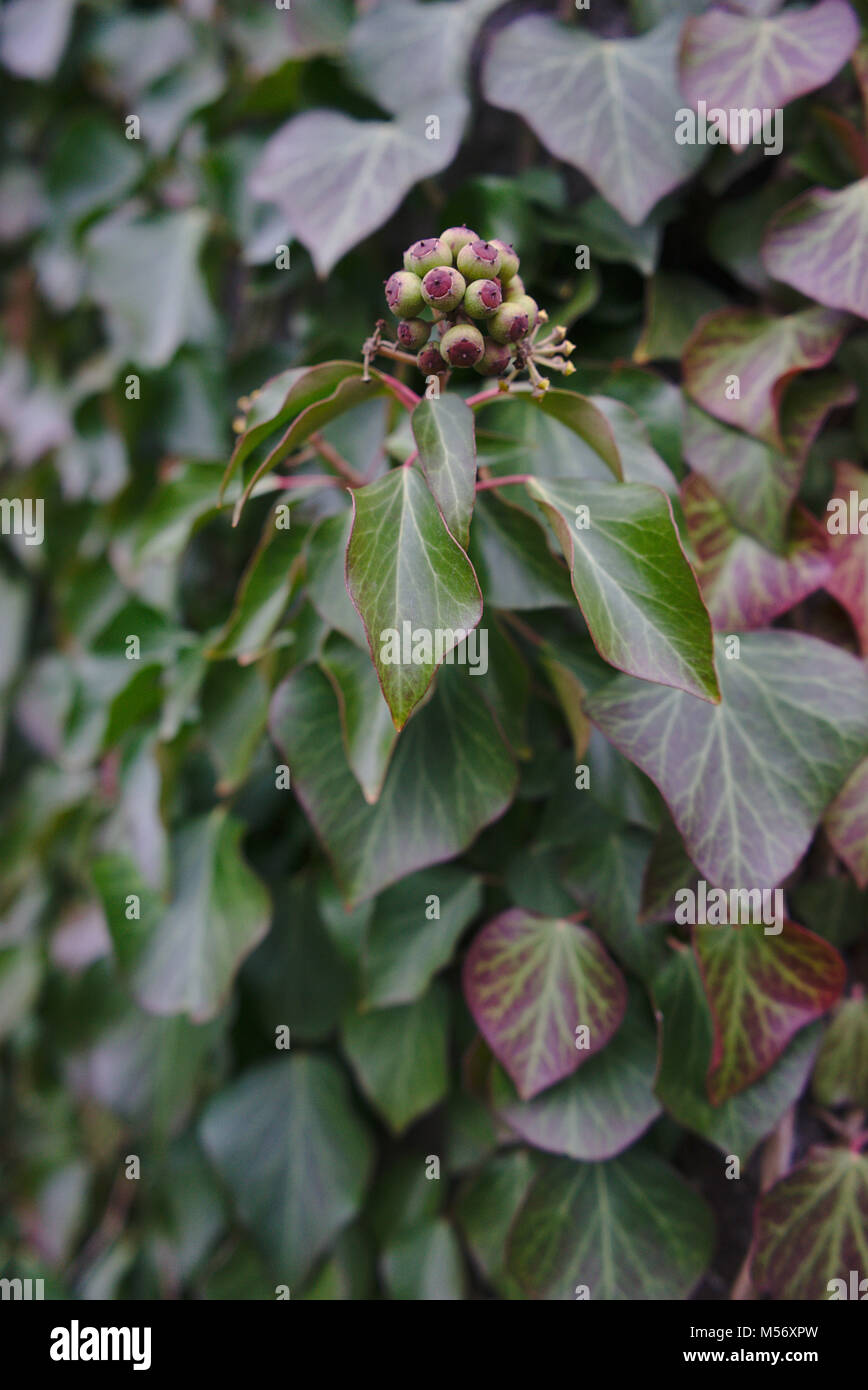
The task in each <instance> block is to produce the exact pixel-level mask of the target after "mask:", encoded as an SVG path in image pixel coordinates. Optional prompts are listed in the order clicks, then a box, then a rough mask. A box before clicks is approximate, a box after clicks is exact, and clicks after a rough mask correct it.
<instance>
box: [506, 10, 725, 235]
mask: <svg viewBox="0 0 868 1390" xmlns="http://www.w3.org/2000/svg"><path fill="white" fill-rule="evenodd" d="M680 28H681V25H680V22H679V21H678V20H677V19H674V20H672V21H670V22H667V23H664V24H661V25H659V26H658V27H657V28H655V29H653V30H652V31H651V33H648V34H645V35H643V36H642V37H641V38H638V39H605V40H604V39H601V38H598V37H597V35H596V34H590V33H587V32H585V31H577V30H574V29H566V28H565V27H564V26H562V25H560V24H556V23H554V22H553V21H552V20H550V19H547V18H545V17H544V16H542V15H532V16H528V17H527V18H524V19H519V20H517V21H516V22H515V23H514V24H510V25H509V27H508V28H506V29H504V30H502V31H501V33H499V34H498V35H497V37H496V38H495V40H494V42H493V43H492V45H491V48H490V49H489V52H488V56H487V58H486V60H485V63H484V65H483V70H482V86H483V91H484V93H485V96H486V98H487V99H488V101H490V102H491V103H492V104H493V105H494V106H501V107H505V109H506V110H507V111H517V112H518V113H519V115H520V116H523V117H524V119H525V120H526V121H527V123H528V125H529V126H530V127H531V128H532V130H533V131H534V133H535V134H536V135H537V136H538V137H539V139H540V140H541V141H542V143H543V144H544V145H545V146H546V148H547V149H549V150H551V152H552V154H553V155H555V156H556V157H557V158H558V159H563V160H565V161H566V162H567V163H568V164H572V165H574V166H575V167H576V168H577V169H581V171H582V173H583V174H585V175H586V176H587V177H588V178H589V179H590V180H591V182H592V183H593V184H594V186H595V187H596V188H597V189H598V190H599V192H600V193H602V195H603V197H604V198H605V199H606V201H607V202H609V203H611V204H612V206H613V207H615V208H617V210H618V212H619V213H620V214H621V216H622V217H623V218H624V219H625V221H627V222H629V223H631V224H632V225H634V226H636V225H638V224H639V223H640V222H644V220H645V217H646V216H647V214H648V213H649V212H650V211H651V208H652V207H653V206H654V204H655V203H656V202H658V201H659V199H660V198H662V197H663V194H664V193H668V192H669V190H670V189H672V188H676V187H677V186H678V185H679V184H680V183H683V182H684V181H685V179H687V178H689V177H690V175H691V173H692V172H693V170H694V169H695V168H696V167H697V165H698V164H699V163H700V162H701V160H702V158H703V151H702V150H701V149H698V148H696V147H691V146H687V145H679V144H677V143H676V141H675V125H676V121H675V113H676V110H677V109H678V106H679V103H680V97H679V90H678V73H677V70H676V59H677V50H678V36H679V31H680ZM589 111H590V112H593V120H589V119H588V112H589ZM601 131H605V132H606V135H605V138H602V137H601V135H600V132H601Z"/></svg>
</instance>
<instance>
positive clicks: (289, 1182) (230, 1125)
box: [199, 1055, 374, 1286]
mask: <svg viewBox="0 0 868 1390" xmlns="http://www.w3.org/2000/svg"><path fill="white" fill-rule="evenodd" d="M199 1132H200V1135H201V1139H202V1143H203V1145H204V1147H205V1150H206V1152H207V1154H208V1157H209V1158H210V1160H211V1162H212V1163H213V1165H214V1167H215V1168H216V1169H217V1172H218V1174H219V1175H220V1177H221V1178H222V1180H223V1182H224V1183H225V1184H226V1186H227V1187H228V1189H229V1191H230V1193H231V1194H232V1198H233V1200H234V1203H235V1207H236V1210H237V1212H238V1215H239V1217H240V1219H241V1221H242V1223H243V1224H244V1226H245V1227H246V1228H247V1229H248V1230H249V1231H250V1233H251V1234H252V1235H253V1236H254V1237H255V1238H256V1240H257V1243H258V1244H259V1246H260V1247H261V1249H262V1250H263V1251H264V1252H265V1254H266V1256H267V1257H268V1259H269V1261H270V1264H271V1267H272V1269H273V1271H274V1274H275V1276H276V1277H277V1278H279V1279H281V1281H282V1282H285V1283H288V1284H289V1285H290V1286H291V1285H292V1284H293V1283H295V1282H296V1281H299V1280H301V1279H303V1278H304V1277H305V1275H306V1274H307V1273H308V1272H309V1270H310V1269H311V1268H312V1266H313V1264H314V1263H315V1261H316V1260H317V1259H318V1258H319V1256H320V1255H322V1254H323V1252H324V1251H325V1250H327V1249H328V1248H329V1246H330V1245H331V1244H332V1241H333V1240H334V1238H335V1236H336V1235H337V1234H338V1232H339V1231H340V1230H341V1229H342V1228H343V1227H344V1226H346V1225H347V1223H348V1222H349V1221H351V1220H352V1218H353V1217H354V1216H355V1215H356V1213H357V1212H358V1211H359V1208H360V1206H361V1203H362V1198H363V1196H364V1193H365V1189H366V1188H367V1186H368V1182H369V1179H370V1176H371V1171H372V1168H373V1165H374V1146H373V1144H372V1141H371V1138H370V1135H369V1133H368V1129H367V1127H366V1126H365V1125H364V1124H363V1123H362V1121H361V1120H360V1119H359V1117H358V1114H357V1112H356V1109H355V1107H354V1105H353V1103H352V1100H351V1098H350V1091H349V1087H348V1085H347V1082H346V1079H345V1077H344V1075H343V1072H342V1071H341V1070H340V1068H339V1067H338V1066H337V1065H336V1064H335V1063H334V1062H333V1061H331V1060H329V1059H328V1058H326V1057H319V1056H316V1057H314V1056H304V1055H297V1056H294V1057H288V1058H287V1059H286V1060H285V1061H279V1062H266V1063H264V1064H263V1065H261V1066H257V1067H254V1068H252V1069H251V1070H249V1071H247V1072H244V1073H243V1074H242V1076H241V1077H240V1079H239V1080H237V1081H235V1082H233V1083H232V1084H231V1085H230V1086H229V1087H227V1089H226V1090H224V1091H222V1092H221V1093H220V1094H219V1095H218V1096H216V1097H215V1099H214V1100H212V1101H211V1103H210V1104H209V1106H208V1108H207V1109H206V1111H205V1114H204V1117H203V1119H202V1121H201V1124H200V1129H199ZM312 1175H315V1178H316V1181H315V1182H312V1181H311V1177H312Z"/></svg>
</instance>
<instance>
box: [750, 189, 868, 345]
mask: <svg viewBox="0 0 868 1390" xmlns="http://www.w3.org/2000/svg"><path fill="white" fill-rule="evenodd" d="M866 248H868V178H865V179H860V180H859V182H858V183H854V184H851V185H850V187H849V188H841V189H838V190H836V191H835V192H830V191H829V189H828V188H814V189H812V190H811V191H810V193H805V194H804V195H803V196H802V197H800V198H797V199H796V200H795V202H793V203H788V204H787V206H786V207H785V208H782V210H781V211H780V212H779V213H778V214H777V216H776V217H775V218H774V219H773V220H772V222H771V225H770V226H769V229H768V232H767V233H766V239H765V241H764V243H763V265H764V266H765V268H766V270H767V271H768V273H769V275H771V276H773V277H774V279H775V280H781V281H782V282H783V283H784V284H785V285H792V286H793V288H794V289H797V290H801V292H802V293H803V294H806V295H808V296H809V297H810V298H811V299H818V300H819V301H820V303H821V304H827V305H828V306H829V308H830V309H845V310H847V311H848V312H849V313H851V314H859V316H860V317H861V318H863V319H868V250H866Z"/></svg>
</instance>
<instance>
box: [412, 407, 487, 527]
mask: <svg viewBox="0 0 868 1390" xmlns="http://www.w3.org/2000/svg"><path fill="white" fill-rule="evenodd" d="M412 426H413V435H414V438H415V440H416V444H417V445H418V448H419V463H420V465H421V468H422V472H423V473H424V474H425V477H426V479H427V480H428V486H429V488H430V489H431V492H432V494H433V497H434V501H435V502H436V503H437V506H438V507H439V508H440V511H441V512H442V514H443V520H444V521H445V522H446V525H447V526H448V527H449V530H450V531H451V533H452V535H453V536H454V537H455V539H456V540H457V542H458V544H459V545H460V546H463V547H464V549H465V550H466V548H467V542H468V540H469V539H470V518H471V516H472V514H473V502H474V499H475V497H476V439H475V435H474V421H473V411H472V410H471V409H470V408H469V407H468V406H466V405H465V404H464V401H462V400H461V399H460V398H459V397H458V396H448V395H445V396H438V397H436V398H435V399H434V400H430V401H429V400H424V401H422V403H421V405H417V406H416V409H415V410H414V411H413V415H412Z"/></svg>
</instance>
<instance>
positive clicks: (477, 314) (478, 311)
mask: <svg viewBox="0 0 868 1390" xmlns="http://www.w3.org/2000/svg"><path fill="white" fill-rule="evenodd" d="M502 303H503V291H502V290H501V288H500V281H499V280H474V281H473V282H472V283H471V284H469V285H468V286H467V289H466V291H465V294H464V303H463V304H462V306H461V307H462V308H463V310H464V312H465V313H467V314H469V315H470V317H471V318H474V319H490V318H491V316H492V314H494V313H496V311H497V310H498V309H499V308H500V306H501V304H502Z"/></svg>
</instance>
